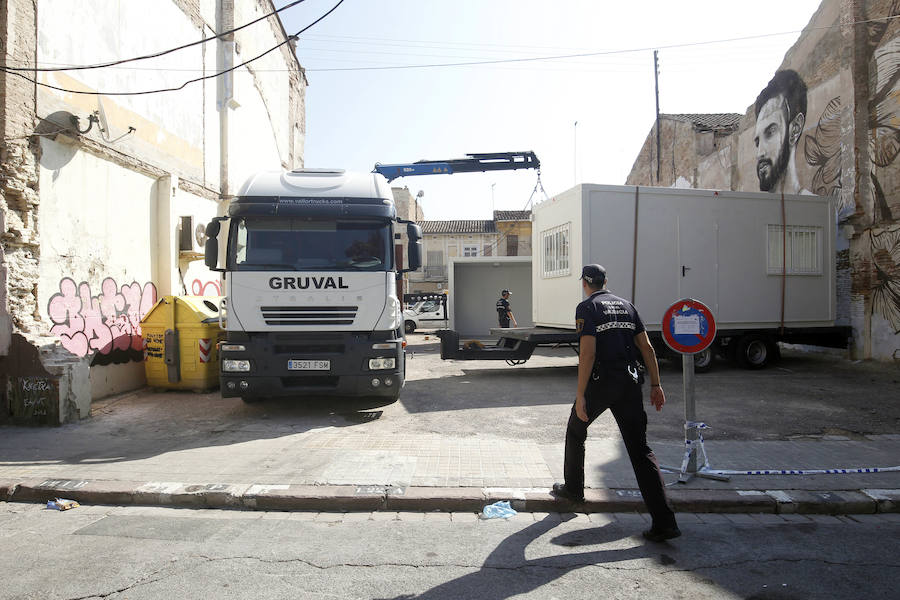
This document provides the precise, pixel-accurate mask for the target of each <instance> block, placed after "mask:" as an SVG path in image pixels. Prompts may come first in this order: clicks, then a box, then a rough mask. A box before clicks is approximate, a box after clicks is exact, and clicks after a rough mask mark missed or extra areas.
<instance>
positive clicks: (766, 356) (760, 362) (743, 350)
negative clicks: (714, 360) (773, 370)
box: [732, 334, 773, 369]
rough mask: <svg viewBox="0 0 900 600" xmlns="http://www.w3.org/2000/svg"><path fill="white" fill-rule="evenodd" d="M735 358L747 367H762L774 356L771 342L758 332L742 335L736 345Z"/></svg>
mask: <svg viewBox="0 0 900 600" xmlns="http://www.w3.org/2000/svg"><path fill="white" fill-rule="evenodd" d="M732 343H734V342H732ZM735 358H736V359H737V363H738V364H739V365H741V366H742V367H744V368H745V369H762V368H763V367H765V366H766V365H767V364H768V363H769V361H770V360H772V358H773V357H772V352H771V345H770V342H769V340H768V339H766V337H765V336H762V335H758V334H749V335H745V336H742V337H741V338H740V339H739V340H737V345H736V346H735Z"/></svg>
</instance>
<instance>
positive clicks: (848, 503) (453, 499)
mask: <svg viewBox="0 0 900 600" xmlns="http://www.w3.org/2000/svg"><path fill="white" fill-rule="evenodd" d="M667 494H668V496H669V499H670V501H671V503H672V505H673V507H674V509H675V511H676V512H680V513H773V514H825V515H837V514H872V513H887V512H900V489H864V490H838V491H810V490H767V491H759V490H694V489H678V488H674V489H673V488H670V489H669V490H668V491H667ZM54 498H68V499H71V500H76V501H78V502H80V503H82V504H111V505H112V504H117V505H126V504H134V505H144V506H173V507H189V508H230V509H247V510H271V511H319V512H373V511H394V512H404V511H408V512H432V511H444V512H481V510H482V508H483V507H484V506H485V505H487V504H492V503H494V502H497V501H500V500H508V501H509V502H510V504H511V505H512V507H513V508H514V509H516V510H517V511H520V512H578V513H621V512H645V511H646V508H645V507H644V503H643V500H642V498H641V494H640V492H639V491H638V490H632V489H588V490H585V501H584V502H582V503H572V502H567V501H562V500H557V499H556V498H554V497H553V496H551V495H550V492H549V490H547V489H530V488H481V487H451V488H447V487H392V486H378V485H370V486H354V485H287V484H226V483H211V484H183V483H178V482H129V481H88V480H72V479H33V480H27V481H22V482H12V481H0V501H9V502H40V503H45V502H47V501H49V500H53V499H54Z"/></svg>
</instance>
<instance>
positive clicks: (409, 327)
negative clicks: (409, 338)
mask: <svg viewBox="0 0 900 600" xmlns="http://www.w3.org/2000/svg"><path fill="white" fill-rule="evenodd" d="M403 329H404V330H405V331H406V333H412V332H413V331H415V330H416V323H415V321H407V322H406V323H405V324H404V325H403Z"/></svg>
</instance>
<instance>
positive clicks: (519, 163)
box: [372, 150, 541, 182]
mask: <svg viewBox="0 0 900 600" xmlns="http://www.w3.org/2000/svg"><path fill="white" fill-rule="evenodd" d="M540 168H541V161H539V160H538V157H537V155H535V153H534V152H531V151H530V150H529V151H527V152H494V153H487V154H467V155H466V158H454V159H450V160H419V161H416V162H414V163H400V164H395V165H382V164H380V163H376V164H375V169H373V171H372V172H373V173H381V174H382V175H384V178H385V179H387V180H388V182H390V181H393V180H394V179H397V178H398V177H406V176H408V175H450V174H453V173H474V172H477V171H515V170H518V169H538V171H540Z"/></svg>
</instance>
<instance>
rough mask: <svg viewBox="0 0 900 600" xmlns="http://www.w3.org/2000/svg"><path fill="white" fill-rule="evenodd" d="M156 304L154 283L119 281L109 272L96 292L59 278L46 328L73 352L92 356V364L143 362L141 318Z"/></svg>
mask: <svg viewBox="0 0 900 600" xmlns="http://www.w3.org/2000/svg"><path fill="white" fill-rule="evenodd" d="M154 304H156V286H154V285H153V284H152V283H145V284H144V285H143V286H142V285H141V284H139V283H137V282H132V283H130V284H126V285H122V286H121V287H120V286H119V285H118V284H117V283H116V281H115V280H114V279H112V278H110V277H107V278H106V279H104V280H103V282H102V283H101V284H100V293H99V294H97V295H93V294H92V292H91V286H90V285H89V284H88V283H85V282H82V283H80V284H76V283H75V281H74V280H73V279H70V278H68V277H66V278H63V279H62V280H61V281H60V282H59V293H56V294H54V295H53V297H52V298H50V303H49V304H48V306H47V314H48V315H49V317H50V320H51V321H52V322H53V326H52V327H51V328H50V332H51V333H52V334H53V335H55V336H57V337H58V338H59V341H60V343H61V344H62V345H63V347H64V348H65V349H66V350H68V351H69V352H71V353H72V354H74V355H76V356H88V355H93V361H92V363H91V364H92V365H95V364H99V365H107V364H112V363H116V364H120V363H125V362H129V361H138V362H140V361H142V360H143V359H144V354H143V342H142V341H141V319H142V318H143V317H144V315H146V314H147V313H148V312H150V309H151V308H153V305H154Z"/></svg>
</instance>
